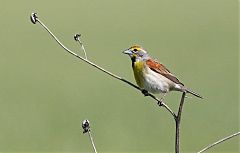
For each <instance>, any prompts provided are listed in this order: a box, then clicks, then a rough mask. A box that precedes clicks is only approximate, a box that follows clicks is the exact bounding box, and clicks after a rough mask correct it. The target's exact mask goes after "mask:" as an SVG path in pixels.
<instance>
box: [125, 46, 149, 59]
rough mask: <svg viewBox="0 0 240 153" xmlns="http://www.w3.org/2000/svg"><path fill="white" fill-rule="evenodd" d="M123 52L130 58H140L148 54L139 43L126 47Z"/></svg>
mask: <svg viewBox="0 0 240 153" xmlns="http://www.w3.org/2000/svg"><path fill="white" fill-rule="evenodd" d="M123 53H124V54H127V55H129V56H130V57H131V58H135V59H141V58H144V57H146V56H147V55H148V54H147V51H146V50H145V49H143V48H142V47H141V46H139V45H134V46H132V47H130V48H128V49H127V50H125V51H123Z"/></svg>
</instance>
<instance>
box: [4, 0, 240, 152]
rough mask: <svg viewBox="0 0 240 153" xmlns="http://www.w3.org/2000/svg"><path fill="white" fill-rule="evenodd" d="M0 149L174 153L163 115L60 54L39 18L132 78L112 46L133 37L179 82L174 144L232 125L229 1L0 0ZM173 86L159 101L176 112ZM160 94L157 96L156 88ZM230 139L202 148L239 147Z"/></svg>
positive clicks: (192, 146) (234, 14) (190, 146)
mask: <svg viewBox="0 0 240 153" xmlns="http://www.w3.org/2000/svg"><path fill="white" fill-rule="evenodd" d="M0 2H1V5H0V19H1V21H0V42H1V49H0V70H1V73H0V152H1V153H4V152H92V148H91V145H90V142H89V138H88V136H87V135H83V134H82V129H81V122H82V121H83V120H84V119H86V118H87V119H89V120H90V122H91V129H92V134H93V136H94V139H95V143H96V147H97V150H98V152H100V153H103V152H109V153H110V152H119V153H120V152H121V153H122V152H144V153H150V152H174V136H175V124H174V121H173V119H172V117H171V116H170V114H169V113H168V112H167V111H166V110H165V109H164V108H159V107H158V106H157V105H156V104H155V102H154V101H153V100H152V99H150V98H146V97H143V95H142V94H141V93H140V92H138V91H136V90H135V89H133V88H131V87H129V86H128V85H126V84H124V83H122V82H120V81H118V80H116V79H113V78H111V77H109V76H108V75H106V74H104V73H102V72H100V71H98V70H97V69H95V68H93V67H91V66H90V65H87V64H85V63H83V62H82V61H79V60H78V59H76V58H75V57H73V56H71V55H70V54H67V53H66V52H65V51H64V50H63V49H62V48H60V47H59V46H58V45H57V44H56V42H54V40H53V39H52V38H51V37H50V36H49V35H48V34H47V33H46V31H44V30H43V29H42V28H41V27H40V25H39V24H36V25H33V24H32V23H31V22H30V19H29V16H30V14H31V13H32V12H37V13H38V16H39V17H40V19H41V20H42V21H43V22H44V23H45V24H46V25H47V26H48V27H49V28H50V29H51V30H52V31H53V32H54V33H55V34H56V35H57V36H58V37H59V39H60V40H61V41H62V42H63V43H64V44H66V46H68V47H69V48H71V49H72V50H75V51H76V52H78V53H79V54H81V55H83V54H82V52H81V51H80V50H79V46H78V45H77V44H76V42H74V40H73V35H74V34H75V33H77V32H80V33H81V34H82V35H83V36H82V39H83V42H84V45H85V48H86V50H87V55H88V57H89V59H90V60H91V61H93V62H95V63H97V64H98V65H100V66H102V67H104V68H106V69H107V70H109V71H111V72H113V73H115V74H117V75H119V76H122V77H124V78H126V79H128V80H130V81H132V82H134V78H133V74H132V70H131V62H130V59H129V57H127V56H126V55H123V54H122V51H123V50H124V49H126V48H128V47H130V46H131V45H134V44H140V45H142V46H143V47H144V48H145V49H146V50H148V52H149V53H150V55H151V56H152V57H153V58H156V59H158V60H159V61H161V62H162V63H164V64H165V65H166V66H167V67H168V68H169V69H170V70H171V71H172V72H173V73H174V74H175V75H176V76H178V78H179V79H180V80H181V81H182V82H183V83H185V85H186V86H188V87H189V88H192V89H193V90H195V91H197V92H199V93H201V94H202V95H203V96H204V97H205V99H203V100H200V99H197V98H195V97H193V98H188V99H187V100H186V103H185V105H184V111H183V114H182V122H181V150H182V152H197V151H199V150H201V149H202V148H203V147H204V146H206V145H207V144H210V143H212V142H214V141H216V140H218V139H220V138H222V137H225V136H227V135H230V134H232V133H234V132H237V131H239V89H238V86H239V63H238V58H239V48H238V47H239V39H238V34H239V33H238V19H239V17H238V5H239V4H238V1H237V0H181V1H177V0H175V1H174V0H172V1H170V0H148V1H147V0H145V1H143V0H142V1H140V0H121V1H120V0H118V1H111V0H101V1H99V0H69V1H44V0H42V1H40V0H39V1H34V0H32V1H27V0H20V1H13V0H0ZM180 96H181V94H180V93H178V92H172V93H169V94H168V95H167V96H166V99H165V101H166V102H167V104H168V105H169V106H170V107H171V108H172V109H173V110H174V111H176V110H177V107H178V104H179V98H180ZM159 97H160V95H159ZM239 142H240V139H239V137H235V138H234V139H232V140H230V141H227V142H225V143H224V144H221V145H219V146H217V147H216V148H214V149H212V150H210V151H209V152H225V153H226V152H239V151H240V150H239V147H238V146H239Z"/></svg>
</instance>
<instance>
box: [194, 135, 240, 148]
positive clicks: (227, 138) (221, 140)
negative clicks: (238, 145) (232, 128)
mask: <svg viewBox="0 0 240 153" xmlns="http://www.w3.org/2000/svg"><path fill="white" fill-rule="evenodd" d="M238 135H240V132H237V133H234V134H232V135H229V136H227V137H225V138H223V139H220V140H218V141H216V142H214V143H212V144H210V145H208V146H207V147H205V148H203V149H202V150H201V151H199V152H198V153H202V152H205V151H207V150H208V149H210V148H212V147H214V146H216V145H218V144H220V143H223V142H225V141H227V140H229V139H231V138H233V137H235V136H238Z"/></svg>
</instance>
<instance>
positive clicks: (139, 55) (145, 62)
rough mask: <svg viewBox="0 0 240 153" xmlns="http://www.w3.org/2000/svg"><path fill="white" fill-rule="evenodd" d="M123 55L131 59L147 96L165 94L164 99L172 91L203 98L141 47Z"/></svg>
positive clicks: (139, 82) (135, 73)
mask: <svg viewBox="0 0 240 153" xmlns="http://www.w3.org/2000/svg"><path fill="white" fill-rule="evenodd" d="M123 53H124V54H127V55H129V57H130V58H131V62H132V69H133V74H134V77H135V81H136V83H137V85H138V87H139V88H140V89H141V90H142V93H143V94H144V95H145V96H147V95H148V92H150V93H153V94H158V93H161V94H164V95H163V97H164V96H165V95H166V94H167V93H168V92H170V91H180V92H185V93H189V94H192V95H194V96H196V97H198V98H203V97H202V96H201V95H199V94H198V93H196V92H194V91H193V90H191V89H189V88H187V87H186V86H184V84H183V83H182V82H180V81H179V79H178V78H177V77H176V76H175V75H173V74H172V73H171V72H170V71H169V70H168V69H167V68H166V67H165V66H164V65H163V64H162V63H160V62H158V61H157V60H155V59H152V58H151V57H150V56H149V54H148V52H147V51H146V50H145V49H144V48H143V47H141V46H140V45H134V46H132V47H130V48H128V49H126V50H124V51H123Z"/></svg>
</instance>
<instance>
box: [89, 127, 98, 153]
mask: <svg viewBox="0 0 240 153" xmlns="http://www.w3.org/2000/svg"><path fill="white" fill-rule="evenodd" d="M88 135H89V137H90V140H91V143H92V147H93V150H94V152H95V153H97V149H96V147H95V144H94V141H93V137H92V134H91V132H90V131H88Z"/></svg>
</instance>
